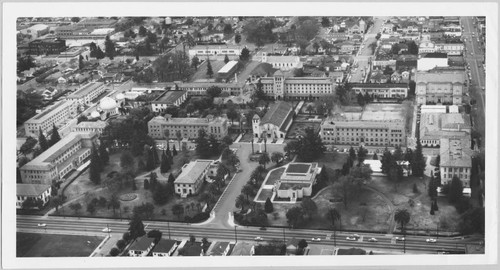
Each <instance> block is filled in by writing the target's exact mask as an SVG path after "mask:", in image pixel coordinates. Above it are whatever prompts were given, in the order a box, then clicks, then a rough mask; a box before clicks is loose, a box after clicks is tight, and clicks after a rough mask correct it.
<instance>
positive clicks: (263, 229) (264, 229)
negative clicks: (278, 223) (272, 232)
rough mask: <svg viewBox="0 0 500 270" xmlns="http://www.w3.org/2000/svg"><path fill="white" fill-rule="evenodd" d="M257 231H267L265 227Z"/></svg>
mask: <svg viewBox="0 0 500 270" xmlns="http://www.w3.org/2000/svg"><path fill="white" fill-rule="evenodd" d="M259 230H261V231H267V228H266V227H260V229H259Z"/></svg>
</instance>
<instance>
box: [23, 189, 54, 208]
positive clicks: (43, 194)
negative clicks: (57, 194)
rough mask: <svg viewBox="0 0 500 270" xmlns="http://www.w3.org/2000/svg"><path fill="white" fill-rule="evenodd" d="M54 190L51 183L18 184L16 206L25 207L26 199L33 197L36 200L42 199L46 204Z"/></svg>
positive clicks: (43, 203)
mask: <svg viewBox="0 0 500 270" xmlns="http://www.w3.org/2000/svg"><path fill="white" fill-rule="evenodd" d="M51 191H52V186H51V185H39V184H17V186H16V198H17V200H16V208H17V209H20V208H22V207H23V203H24V201H26V200H28V199H31V200H34V201H37V200H40V201H41V202H42V205H46V204H47V203H48V202H49V199H50V193H51Z"/></svg>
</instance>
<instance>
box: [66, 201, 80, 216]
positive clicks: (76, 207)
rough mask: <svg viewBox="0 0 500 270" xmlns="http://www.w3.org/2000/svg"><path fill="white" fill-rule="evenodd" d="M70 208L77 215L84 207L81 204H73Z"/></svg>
mask: <svg viewBox="0 0 500 270" xmlns="http://www.w3.org/2000/svg"><path fill="white" fill-rule="evenodd" d="M69 208H70V209H71V210H73V211H74V212H75V215H76V214H77V213H78V211H80V209H82V205H81V204H80V203H72V204H70V205H69Z"/></svg>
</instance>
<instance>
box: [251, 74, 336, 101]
mask: <svg viewBox="0 0 500 270" xmlns="http://www.w3.org/2000/svg"><path fill="white" fill-rule="evenodd" d="M260 82H261V83H262V90H263V91H264V93H266V95H267V96H269V97H272V98H274V99H276V100H281V99H299V100H300V99H303V100H307V99H320V98H321V97H323V96H327V95H332V94H334V93H335V87H336V85H337V84H336V83H335V80H334V79H332V78H329V77H291V74H290V73H289V72H286V73H284V72H282V71H281V70H278V71H276V72H275V73H274V74H273V76H272V77H262V78H260Z"/></svg>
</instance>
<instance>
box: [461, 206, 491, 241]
mask: <svg viewBox="0 0 500 270" xmlns="http://www.w3.org/2000/svg"><path fill="white" fill-rule="evenodd" d="M484 209H485V208H484V207H477V208H472V209H469V210H467V212H465V213H464V214H462V219H461V220H460V223H459V224H458V228H459V231H460V233H462V234H464V235H465V234H473V233H479V234H482V235H484V232H485V216H484Z"/></svg>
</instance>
